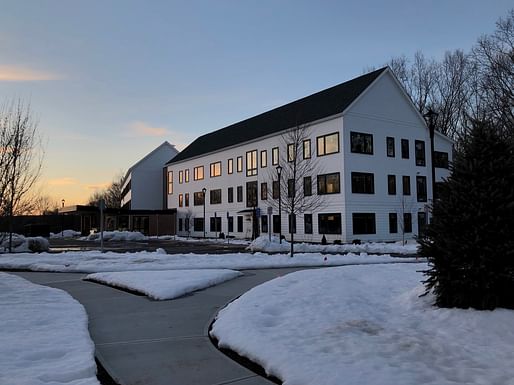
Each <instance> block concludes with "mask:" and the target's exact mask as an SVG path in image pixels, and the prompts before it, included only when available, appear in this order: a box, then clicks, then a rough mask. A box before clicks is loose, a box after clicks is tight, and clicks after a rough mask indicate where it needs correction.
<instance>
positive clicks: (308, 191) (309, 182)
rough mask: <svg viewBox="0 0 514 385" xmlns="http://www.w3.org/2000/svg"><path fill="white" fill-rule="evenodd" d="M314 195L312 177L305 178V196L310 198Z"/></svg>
mask: <svg viewBox="0 0 514 385" xmlns="http://www.w3.org/2000/svg"><path fill="white" fill-rule="evenodd" d="M311 195H312V179H311V177H310V176H305V177H303V196H305V197H310V196H311Z"/></svg>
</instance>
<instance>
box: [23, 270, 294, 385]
mask: <svg viewBox="0 0 514 385" xmlns="http://www.w3.org/2000/svg"><path fill="white" fill-rule="evenodd" d="M296 270H300V269H271V270H250V271H244V273H245V275H244V276H243V277H240V278H236V279H234V280H232V281H229V282H225V283H223V284H221V285H218V286H215V287H212V288H208V289H205V290H203V291H199V292H196V293H193V294H192V295H189V296H186V297H183V298H178V299H175V300H170V301H153V300H149V299H148V298H146V297H144V296H137V295H134V294H129V293H126V292H123V291H120V290H116V289H113V288H110V287H107V286H103V285H99V284H95V283H92V282H85V281H82V280H81V278H82V277H83V276H84V274H76V273H75V274H72V273H42V272H18V273H15V274H17V275H19V276H21V277H24V278H26V279H28V280H30V281H32V282H34V283H40V284H43V285H47V286H51V287H55V288H59V289H63V290H65V291H67V292H68V293H70V294H71V295H72V296H73V297H74V298H76V299H77V300H78V301H79V302H80V303H82V304H83V305H84V307H85V308H86V311H87V313H88V316H89V331H90V334H91V338H92V339H93V341H94V343H95V345H96V355H97V358H98V359H99V360H100V361H101V363H102V365H103V366H104V367H105V369H106V370H107V371H108V372H109V374H110V375H111V376H112V377H113V379H114V380H115V381H117V382H118V383H119V384H120V385H136V384H137V385H143V384H144V385H164V384H166V385H173V384H180V385H193V384H194V385H221V384H236V385H264V384H268V385H269V384H271V382H269V381H268V380H266V379H264V378H262V377H260V376H258V375H256V374H255V373H253V372H251V371H249V370H248V369H246V368H244V367H242V366H240V365H239V364H238V363H236V362H234V361H232V360H231V359H229V358H228V357H226V356H225V355H224V354H222V353H221V352H219V351H218V350H217V349H216V348H215V347H214V346H213V345H212V344H211V342H210V340H209V337H208V328H209V325H210V323H211V321H212V319H213V317H214V316H215V315H216V313H217V312H218V310H219V309H220V308H221V307H223V306H225V304H226V303H228V302H230V301H231V300H232V299H234V298H236V297H237V296H239V295H241V294H243V293H244V292H246V291H248V290H249V289H251V288H252V287H254V286H256V285H258V284H260V283H262V282H265V281H268V280H270V279H273V278H275V277H277V276H279V275H284V274H287V273H289V272H291V271H296Z"/></svg>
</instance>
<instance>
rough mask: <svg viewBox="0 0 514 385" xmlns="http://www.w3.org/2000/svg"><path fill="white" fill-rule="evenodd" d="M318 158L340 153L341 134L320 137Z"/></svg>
mask: <svg viewBox="0 0 514 385" xmlns="http://www.w3.org/2000/svg"><path fill="white" fill-rule="evenodd" d="M316 143H317V149H318V156H323V155H329V154H334V153H336V152H339V133H338V132H335V133H333V134H329V135H324V136H318V137H317V138H316Z"/></svg>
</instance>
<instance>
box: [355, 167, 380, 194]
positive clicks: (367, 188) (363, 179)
mask: <svg viewBox="0 0 514 385" xmlns="http://www.w3.org/2000/svg"><path fill="white" fill-rule="evenodd" d="M352 193H354V194H374V193H375V181H374V175H373V174H370V173H366V172H352Z"/></svg>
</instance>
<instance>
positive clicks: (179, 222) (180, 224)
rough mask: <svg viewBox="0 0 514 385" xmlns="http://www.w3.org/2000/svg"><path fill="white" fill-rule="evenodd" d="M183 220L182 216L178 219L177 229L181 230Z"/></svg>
mask: <svg viewBox="0 0 514 385" xmlns="http://www.w3.org/2000/svg"><path fill="white" fill-rule="evenodd" d="M183 223H184V220H183V219H182V218H179V219H178V231H182V228H183Z"/></svg>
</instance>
